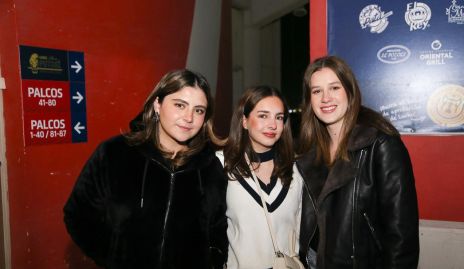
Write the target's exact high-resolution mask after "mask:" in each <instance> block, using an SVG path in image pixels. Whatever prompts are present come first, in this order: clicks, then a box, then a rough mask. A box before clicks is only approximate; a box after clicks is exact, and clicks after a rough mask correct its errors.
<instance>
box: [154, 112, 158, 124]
mask: <svg viewBox="0 0 464 269" xmlns="http://www.w3.org/2000/svg"><path fill="white" fill-rule="evenodd" d="M159 120H160V115H159V113H158V112H156V111H155V115H153V121H154V122H155V123H157V122H159Z"/></svg>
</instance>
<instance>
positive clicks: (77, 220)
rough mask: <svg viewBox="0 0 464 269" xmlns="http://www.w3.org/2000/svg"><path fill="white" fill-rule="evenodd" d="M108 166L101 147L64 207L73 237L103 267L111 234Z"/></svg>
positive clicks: (78, 180)
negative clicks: (108, 225) (107, 216)
mask: <svg viewBox="0 0 464 269" xmlns="http://www.w3.org/2000/svg"><path fill="white" fill-rule="evenodd" d="M106 166H107V165H105V160H104V154H103V146H100V147H99V148H97V150H96V151H95V152H94V153H93V154H92V156H91V157H90V159H89V160H88V161H87V163H86V164H85V166H84V168H83V169H82V171H81V173H80V175H79V177H78V178H77V181H76V183H75V185H74V188H73V190H72V192H71V195H70V196H69V198H68V201H67V202H66V204H65V206H64V209H63V211H64V223H65V225H66V229H67V231H68V233H69V234H70V236H71V238H72V239H73V241H74V242H75V243H76V245H78V246H79V247H80V248H81V250H82V251H83V252H84V253H85V254H86V255H87V256H89V257H90V258H92V259H93V260H94V261H95V262H96V263H97V264H98V265H100V266H104V265H105V262H106V255H107V253H108V245H109V236H110V235H109V232H108V229H106V227H105V211H106V210H105V197H107V186H106V184H105V182H106V180H105V178H106V177H105V174H106V173H105V170H106Z"/></svg>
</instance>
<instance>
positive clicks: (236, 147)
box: [224, 85, 294, 185]
mask: <svg viewBox="0 0 464 269" xmlns="http://www.w3.org/2000/svg"><path fill="white" fill-rule="evenodd" d="M266 97H277V98H279V99H280V101H281V102H282V104H283V108H284V127H283V130H282V135H281V137H280V139H279V140H278V141H277V142H276V143H275V144H274V152H275V153H274V154H275V155H274V170H273V171H272V176H276V177H278V178H280V179H281V181H282V184H283V185H288V184H290V181H291V180H292V174H293V160H294V153H293V139H292V133H291V127H290V121H289V120H288V117H289V113H288V106H287V103H286V102H285V99H284V98H283V96H282V94H281V93H280V92H279V91H278V90H277V89H275V88H273V87H270V86H267V85H260V86H255V87H251V88H248V89H247V90H246V91H245V93H244V94H243V95H242V97H241V98H240V101H239V103H238V105H237V107H236V108H235V110H234V112H233V114H232V120H231V123H230V132H229V137H228V139H227V142H226V143H225V147H224V157H225V158H224V159H225V163H224V169H225V171H226V172H227V173H229V174H231V175H232V176H233V178H232V180H233V179H236V178H239V177H251V176H252V175H251V171H250V168H249V164H248V162H247V160H246V158H245V154H246V155H247V156H249V159H251V160H257V159H258V156H257V154H256V153H255V151H254V150H253V148H252V145H251V140H250V137H249V134H248V131H247V130H246V129H245V128H243V125H242V123H243V117H244V116H245V117H246V118H248V117H249V115H250V113H251V111H253V109H254V108H255V107H256V105H257V104H258V102H260V101H261V100H263V99H264V98H266ZM258 165H259V164H258Z"/></svg>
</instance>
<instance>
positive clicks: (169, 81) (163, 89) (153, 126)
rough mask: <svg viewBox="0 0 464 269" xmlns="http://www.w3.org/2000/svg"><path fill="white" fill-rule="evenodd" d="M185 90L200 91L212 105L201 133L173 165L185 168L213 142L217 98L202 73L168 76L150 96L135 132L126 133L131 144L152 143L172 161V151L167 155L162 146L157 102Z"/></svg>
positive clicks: (133, 126)
mask: <svg viewBox="0 0 464 269" xmlns="http://www.w3.org/2000/svg"><path fill="white" fill-rule="evenodd" d="M185 87H193V88H198V89H199V90H201V91H203V93H204V94H205V96H206V100H207V102H208V105H207V107H206V113H205V118H204V123H203V126H202V128H201V129H200V131H199V132H198V134H197V135H195V136H194V137H193V138H191V139H190V140H188V141H187V142H186V146H187V149H186V150H183V151H181V152H178V153H177V154H176V156H175V158H174V159H172V160H171V164H172V166H174V167H179V166H182V165H184V164H185V163H186V162H187V161H188V160H189V159H190V158H191V157H192V156H193V155H195V154H197V153H199V152H200V151H201V150H202V149H203V148H204V146H205V145H206V143H207V142H208V141H209V140H210V138H209V131H208V130H209V129H212V128H211V126H212V115H213V98H212V96H211V89H210V86H209V83H208V81H207V80H206V78H205V77H204V76H203V75H201V74H200V73H197V72H194V71H191V70H188V69H180V70H173V71H170V72H168V73H167V74H165V75H164V76H163V77H162V78H161V80H160V81H159V82H158V84H157V85H156V86H155V88H154V89H153V91H152V92H151V93H150V94H149V95H148V97H147V99H146V101H145V103H144V105H143V110H142V112H140V114H139V116H138V117H137V119H136V120H135V122H133V123H131V130H130V131H129V132H127V133H126V134H124V136H125V137H126V138H127V140H128V142H129V143H130V144H132V145H139V144H143V143H146V142H151V143H153V145H154V146H155V147H156V148H157V149H158V150H159V151H160V152H161V153H162V154H163V157H164V158H166V159H168V160H169V159H171V156H172V152H166V151H165V150H164V149H163V148H162V146H161V142H160V139H159V121H156V120H155V109H154V103H155V100H157V99H158V102H159V103H162V102H163V100H164V98H165V97H166V96H168V95H170V94H173V93H176V92H178V91H180V90H182V89H183V88H185Z"/></svg>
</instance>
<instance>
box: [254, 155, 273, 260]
mask: <svg viewBox="0 0 464 269" xmlns="http://www.w3.org/2000/svg"><path fill="white" fill-rule="evenodd" d="M246 160H247V162H248V166H249V167H250V172H251V177H252V178H253V180H254V181H255V183H256V187H257V188H258V192H259V196H260V197H261V203H262V205H263V209H264V215H265V216H266V221H267V226H268V228H269V233H270V234H271V239H272V246H273V247H274V252H275V254H276V255H277V256H280V255H282V253H281V252H280V250H279V246H278V245H277V240H276V239H275V235H274V232H273V231H274V230H273V229H272V221H271V217H270V216H269V211H268V210H267V205H266V201H265V200H264V196H263V192H262V191H261V186H260V185H259V182H258V179H257V177H256V175H255V172H254V169H253V167H252V165H251V162H250V161H249V159H248V156H246Z"/></svg>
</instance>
